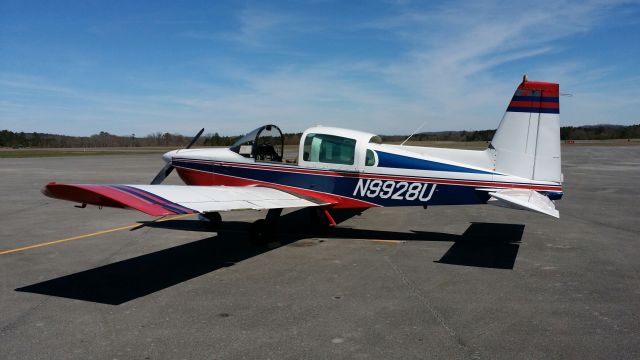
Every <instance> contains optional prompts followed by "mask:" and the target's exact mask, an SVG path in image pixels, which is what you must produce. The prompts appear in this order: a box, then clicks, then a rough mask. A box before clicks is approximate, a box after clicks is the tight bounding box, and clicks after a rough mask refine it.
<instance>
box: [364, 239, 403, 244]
mask: <svg viewBox="0 0 640 360" xmlns="http://www.w3.org/2000/svg"><path fill="white" fill-rule="evenodd" d="M367 241H369V242H372V243H382V244H402V243H403V242H404V241H403V240H367Z"/></svg>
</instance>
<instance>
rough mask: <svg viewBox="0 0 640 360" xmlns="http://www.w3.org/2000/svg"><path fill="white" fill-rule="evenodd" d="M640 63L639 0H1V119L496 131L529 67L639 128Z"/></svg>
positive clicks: (66, 130)
mask: <svg viewBox="0 0 640 360" xmlns="http://www.w3.org/2000/svg"><path fill="white" fill-rule="evenodd" d="M638 64H640V2H639V1H615V0H612V1H589V0H587V1H575V2H573V1H558V0H554V1H545V0H541V1H536V2H534V3H532V2H530V1H527V2H522V3H517V2H513V1H504V2H503V1H452V2H446V3H439V2H435V1H434V2H432V1H429V2H412V1H378V2H377V1H322V0H316V1H308V2H301V1H292V2H287V1H274V2H252V1H229V2H225V1H181V2H175V1H166V2H165V1H148V2H144V1H42V2H39V1H13V0H0V129H11V130H14V131H26V132H32V131H39V132H50V133H59V134H71V135H90V134H93V133H97V132H99V131H108V132H111V133H115V134H131V133H135V134H136V135H139V136H144V135H147V134H149V133H152V132H157V131H162V132H167V131H168V132H177V133H182V134H191V133H195V132H196V131H197V130H198V129H199V128H201V127H205V128H206V129H207V132H219V133H222V134H239V133H243V132H246V131H249V130H250V129H252V128H255V127H257V126H259V125H261V124H264V123H275V124H278V125H280V127H281V128H282V129H283V131H285V132H294V131H302V130H304V129H305V128H307V127H309V126H312V125H316V124H322V125H333V126H342V127H350V128H355V129H361V130H369V131H372V132H376V133H381V134H406V133H410V132H412V131H413V130H414V129H416V128H417V127H419V126H420V125H421V124H423V123H426V125H425V126H424V128H423V129H424V130H429V131H438V130H462V129H469V130H470V129H490V128H496V127H497V126H498V123H499V121H500V118H501V116H502V114H503V112H504V110H505V108H506V106H507V103H508V101H509V99H510V97H511V96H512V94H513V91H514V89H515V87H516V86H517V84H518V83H519V82H520V80H521V77H522V74H524V73H527V74H528V75H529V78H530V79H531V80H541V81H552V82H559V83H560V88H561V92H563V93H570V94H572V96H571V97H568V96H565V97H562V98H561V122H562V124H563V125H574V126H575V125H584V124H598V123H616V124H632V123H640V111H639V110H638V109H639V108H640V107H639V106H638V105H639V104H640V86H639V84H640V70H639V69H638Z"/></svg>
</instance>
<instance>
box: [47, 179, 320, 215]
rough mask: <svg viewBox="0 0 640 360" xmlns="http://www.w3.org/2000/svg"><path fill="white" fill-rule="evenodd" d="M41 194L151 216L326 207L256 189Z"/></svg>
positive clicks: (53, 186) (63, 187)
mask: <svg viewBox="0 0 640 360" xmlns="http://www.w3.org/2000/svg"><path fill="white" fill-rule="evenodd" d="M42 193H43V194H45V195H46V196H49V197H52V198H56V199H62V200H69V201H74V202H78V203H83V204H91V205H97V206H107V207H117V208H130V209H135V210H139V211H142V212H143V213H145V214H148V215H151V216H165V215H174V214H194V213H205V212H214V211H229V210H244V209H251V210H262V209H278V208H295V207H310V206H322V205H328V203H326V202H323V201H321V200H316V199H312V198H306V197H305V198H303V197H302V196H299V195H294V194H290V193H288V192H285V191H281V190H278V189H273V188H269V187H259V186H191V185H120V184H116V185H92V184H57V183H50V184H48V185H46V186H45V187H44V188H43V189H42Z"/></svg>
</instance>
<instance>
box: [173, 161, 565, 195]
mask: <svg viewBox="0 0 640 360" xmlns="http://www.w3.org/2000/svg"><path fill="white" fill-rule="evenodd" d="M180 161H184V162H195V163H200V164H211V165H221V166H228V167H232V168H233V167H240V168H249V169H259V170H267V171H280V172H288V173H301V174H314V175H322V176H330V177H337V176H340V177H355V178H361V179H382V180H398V181H413V182H427V183H433V184H449V185H464V186H479V187H491V188H505V189H510V188H517V189H531V190H537V191H555V192H561V191H562V186H560V185H533V184H526V183H524V184H523V183H507V182H493V181H481V180H453V179H442V178H427V177H408V176H402V175H383V174H370V173H349V172H336V171H331V170H327V171H323V170H312V169H302V168H295V167H291V166H268V165H259V164H245V163H226V162H225V163H223V162H218V161H209V160H190V159H189V160H188V159H181V160H180ZM206 174H209V176H210V177H211V179H203V178H201V177H199V178H198V179H193V180H194V181H198V182H193V183H191V182H188V181H187V179H186V178H182V180H183V181H184V182H185V183H187V184H190V185H217V182H216V180H215V178H216V177H218V176H220V174H218V173H209V172H206ZM200 181H202V182H200Z"/></svg>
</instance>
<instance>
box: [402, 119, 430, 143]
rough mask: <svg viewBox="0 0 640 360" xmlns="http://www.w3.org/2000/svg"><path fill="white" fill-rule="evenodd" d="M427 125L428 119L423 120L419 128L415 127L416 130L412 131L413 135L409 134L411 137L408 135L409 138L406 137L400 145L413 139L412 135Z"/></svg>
mask: <svg viewBox="0 0 640 360" xmlns="http://www.w3.org/2000/svg"><path fill="white" fill-rule="evenodd" d="M425 125H427V122H426V121H425V122H423V123H422V125H420V126H418V128H417V129H415V131H414V132H412V133H411V135H409V137H408V138H406V139H405V140H404V141H403V142H402V144H400V146H402V145H404V143H406V142H407V141H409V139H411V137H412V136H413V135H415V134H416V133H417V132H418V131H420V130H422V128H423V127H424V126H425Z"/></svg>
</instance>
